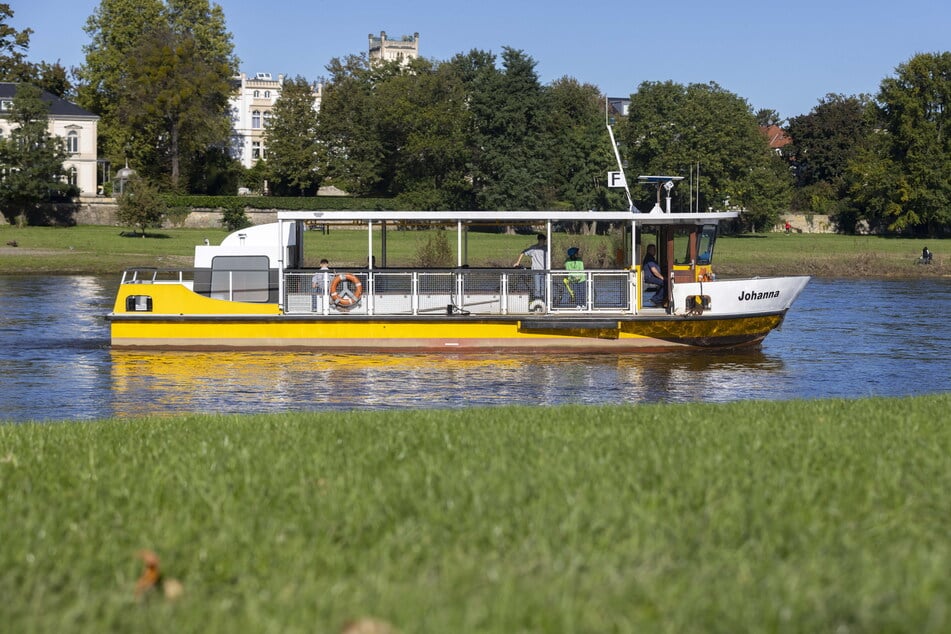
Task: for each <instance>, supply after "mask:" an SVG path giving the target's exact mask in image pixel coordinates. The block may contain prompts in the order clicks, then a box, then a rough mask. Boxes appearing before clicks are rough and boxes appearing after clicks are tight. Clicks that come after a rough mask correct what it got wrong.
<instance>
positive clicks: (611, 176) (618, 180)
mask: <svg viewBox="0 0 951 634" xmlns="http://www.w3.org/2000/svg"><path fill="white" fill-rule="evenodd" d="M624 185H625V183H624V174H623V173H621V172H608V187H622V188H623V187H624Z"/></svg>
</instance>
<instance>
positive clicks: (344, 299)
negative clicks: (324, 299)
mask: <svg viewBox="0 0 951 634" xmlns="http://www.w3.org/2000/svg"><path fill="white" fill-rule="evenodd" d="M344 280H346V281H347V282H349V283H350V286H348V287H344V290H338V289H339V288H340V283H341V282H343V281H344ZM362 296H363V282H361V281H360V278H358V277H357V276H356V275H354V274H353V273H340V274H338V275H336V276H334V279H333V282H331V283H330V299H331V300H332V301H333V303H334V304H335V305H337V306H340V307H341V308H349V307H350V306H356V305H357V304H359V303H360V297H362Z"/></svg>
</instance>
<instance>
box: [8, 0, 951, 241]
mask: <svg viewBox="0 0 951 634" xmlns="http://www.w3.org/2000/svg"><path fill="white" fill-rule="evenodd" d="M12 15H13V13H12V11H11V10H10V8H9V6H8V5H5V4H0V80H3V81H17V82H22V83H33V84H36V85H39V86H40V87H42V88H43V89H45V90H47V91H49V92H53V93H54V94H60V95H62V96H67V97H70V98H72V99H74V100H75V101H76V102H77V103H78V104H79V105H81V106H83V107H84V108H87V109H88V110H91V111H92V112H94V113H96V114H98V115H99V116H100V117H101V119H100V128H99V130H100V143H99V147H100V155H101V156H103V157H104V158H106V159H108V160H109V161H111V162H112V164H113V165H123V164H124V163H125V162H126V161H128V163H129V165H130V166H131V167H133V168H134V169H135V170H136V172H137V173H138V174H139V175H140V176H141V177H142V179H143V182H144V183H150V185H149V186H151V187H152V188H154V189H156V190H158V191H165V192H175V193H189V194H233V193H234V192H235V191H236V190H237V188H238V187H239V186H246V187H250V188H251V189H254V190H257V191H261V190H263V188H264V183H265V181H266V182H267V184H268V188H269V189H270V191H271V192H273V193H275V194H279V195H283V196H312V195H314V194H315V193H316V191H317V190H318V188H320V187H321V186H324V185H333V186H336V187H338V188H340V189H342V190H344V191H346V192H348V193H350V194H353V195H357V196H374V197H381V196H382V197H387V198H389V199H390V200H391V201H392V204H393V206H394V207H396V208H405V209H482V210H492V209H525V210H533V209H545V208H548V209H552V208H555V209H557V208H564V209H581V210H584V209H624V208H626V207H627V200H626V197H625V196H624V194H623V192H622V191H621V190H617V189H610V188H608V187H607V172H608V171H612V170H616V169H617V166H616V162H615V158H614V152H613V148H611V147H610V144H609V141H608V135H607V132H606V129H605V123H606V117H607V115H608V113H607V112H606V108H605V106H606V103H605V96H604V95H602V94H601V92H600V90H599V89H598V88H597V87H596V86H593V85H591V84H586V83H583V82H581V81H578V80H577V79H574V78H571V77H562V78H560V79H558V80H556V81H554V82H551V83H549V84H545V85H543V84H542V83H541V81H540V80H539V77H538V74H537V71H536V62H535V60H534V59H532V58H531V57H530V56H529V55H527V54H526V53H525V52H524V51H521V50H518V49H515V48H508V47H506V48H503V49H502V51H501V53H500V54H499V55H496V54H494V53H491V52H488V51H483V50H472V51H469V52H467V53H459V54H457V55H455V56H453V57H452V58H451V59H449V60H446V61H435V60H428V59H414V60H410V61H409V62H408V63H405V64H400V63H398V62H387V63H383V62H373V63H371V62H370V60H368V58H367V56H366V55H365V54H362V55H351V56H347V57H343V58H334V59H332V60H331V61H330V63H329V64H328V65H327V67H326V70H327V73H328V74H327V76H326V77H325V78H322V85H323V91H322V102H321V106H320V108H319V110H318V109H315V108H314V107H313V83H312V82H311V81H308V80H307V79H306V78H304V77H300V76H298V77H293V78H290V77H289V78H287V79H285V82H284V85H283V87H282V91H281V96H280V98H279V99H278V100H277V102H276V104H275V106H274V108H273V111H272V116H271V117H270V118H269V120H268V122H267V127H266V130H265V139H266V143H265V145H266V148H267V156H266V159H264V160H261V161H259V162H258V163H257V164H256V165H255V166H254V167H253V168H251V169H249V170H245V169H243V168H242V167H241V166H240V164H239V163H238V162H237V161H236V160H235V159H233V158H231V152H230V143H231V139H230V129H231V113H230V111H229V106H228V100H229V97H230V96H231V94H232V90H233V88H234V85H233V78H234V77H235V76H236V75H237V70H238V65H239V60H238V59H237V57H236V56H235V55H234V47H233V43H232V38H231V34H230V33H229V32H228V31H227V28H226V26H225V17H224V13H223V10H222V9H221V7H220V6H219V5H217V4H212V3H209V2H208V0H101V2H100V4H99V5H98V7H97V8H96V10H95V11H94V12H93V14H92V15H91V16H90V17H89V19H88V21H87V23H86V25H85V31H86V33H87V34H88V35H89V38H90V43H89V44H88V45H87V46H86V47H85V60H84V63H83V64H82V65H81V66H80V67H79V68H77V69H73V76H74V80H75V85H73V84H71V83H70V82H68V81H64V79H65V75H63V74H62V73H60V72H59V71H60V70H62V69H61V68H60V69H59V70H54V68H55V67H57V65H54V66H50V65H49V64H45V63H41V64H39V65H31V64H29V63H28V62H26V61H25V57H24V51H25V50H26V48H27V46H28V41H29V30H28V29H27V30H26V31H22V32H17V31H16V30H15V29H12V28H10V27H9V26H8V25H7V22H8V20H9V18H10V17H12ZM949 87H951V53H947V52H944V53H936V54H919V55H916V56H915V57H914V58H912V59H911V60H909V61H908V62H906V63H903V64H901V65H899V66H898V67H897V68H896V73H895V76H893V77H887V78H885V79H883V80H882V82H881V86H880V90H879V93H878V94H877V95H875V96H874V97H872V96H868V95H860V96H844V95H827V96H826V97H825V98H823V99H821V100H819V102H818V105H816V106H815V107H814V108H813V110H812V111H811V112H809V113H808V114H805V115H801V116H798V117H794V118H792V119H791V120H789V122H788V125H787V126H786V129H787V132H788V134H789V136H790V137H791V138H792V143H791V144H790V145H788V146H786V147H785V148H783V149H782V151H781V152H779V153H777V152H776V151H773V150H771V149H770V147H769V144H768V141H767V138H766V137H765V135H764V134H763V132H762V127H763V126H764V125H766V124H769V123H782V122H783V121H782V119H781V118H780V117H779V114H778V113H776V112H775V111H771V110H762V111H759V112H755V113H754V112H753V111H752V109H751V108H750V106H749V104H748V102H747V101H746V100H745V99H743V98H742V97H741V96H739V95H736V94H734V93H731V92H730V91H728V90H725V89H723V88H722V87H720V86H719V85H717V84H716V83H714V82H710V83H707V84H689V85H683V84H678V83H675V82H644V83H642V84H641V85H639V86H638V87H637V89H636V91H635V92H633V93H632V94H631V95H630V108H629V111H628V113H627V115H626V116H616V119H617V120H616V121H615V122H614V125H615V127H614V130H615V138H616V140H617V142H618V150H619V153H620V155H621V157H622V159H623V161H624V163H625V170H626V172H627V174H628V180H629V181H631V193H632V194H633V196H634V203H635V205H636V206H637V207H638V208H639V209H642V210H645V211H646V210H648V209H650V208H651V206H653V204H654V198H655V195H656V193H655V191H654V189H653V188H648V187H643V186H638V185H637V184H636V182H635V181H636V176H637V175H638V174H664V175H670V176H681V177H683V178H684V181H683V182H682V184H681V185H680V186H679V187H677V188H675V189H674V190H673V195H674V198H675V200H674V205H675V207H676V208H678V209H696V210H701V211H705V210H719V209H726V208H729V209H741V210H744V213H743V214H741V222H742V228H743V229H751V230H759V229H768V228H770V227H771V226H773V225H774V224H775V223H777V222H778V221H779V218H780V217H781V215H782V213H784V212H786V211H789V210H799V211H802V212H805V213H823V214H829V215H830V216H831V217H832V218H833V220H834V221H835V223H836V226H837V227H838V228H839V229H840V230H842V231H854V230H856V229H858V228H860V227H863V226H865V227H868V228H869V229H871V230H874V231H890V232H904V233H922V234H931V235H935V234H941V233H943V232H946V231H948V229H949V227H951V205H949V204H948V203H949V197H951V183H949V174H951V145H949V144H951V140H949V136H951V135H949V134H948V125H947V123H948V116H949V114H948V112H949V109H948V107H947V106H948V99H949ZM12 141H13V140H12V139H5V140H3V141H2V143H3V144H4V146H3V147H6V144H10V143H11V142H12ZM21 145H22V143H21ZM48 145H50V147H52V146H53V145H55V144H54V142H53V141H51V140H50V141H49V142H48ZM11 152H13V150H12V149H11V150H10V151H2V152H0V156H2V157H3V158H2V160H3V161H4V162H5V165H13V163H8V162H7V161H8V158H9V156H10V154H11ZM13 153H15V152H13ZM20 164H22V161H21V163H20ZM7 173H8V174H9V173H10V172H9V170H8V171H7ZM143 186H145V185H143ZM0 189H2V187H0ZM0 199H2V196H0ZM7 206H9V205H7Z"/></svg>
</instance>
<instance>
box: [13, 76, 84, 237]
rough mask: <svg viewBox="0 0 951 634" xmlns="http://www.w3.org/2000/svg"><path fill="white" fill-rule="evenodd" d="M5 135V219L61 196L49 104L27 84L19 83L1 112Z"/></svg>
mask: <svg viewBox="0 0 951 634" xmlns="http://www.w3.org/2000/svg"><path fill="white" fill-rule="evenodd" d="M5 116H6V117H7V118H8V121H9V123H10V135H9V138H4V139H2V140H0V175H2V176H0V211H2V212H3V214H4V216H5V217H6V218H7V220H8V221H9V222H13V221H14V220H15V219H16V218H17V217H18V216H21V215H22V216H23V217H27V216H28V215H29V214H30V213H31V212H34V211H35V210H36V209H37V206H38V205H39V203H41V202H43V201H48V200H52V199H56V198H59V197H62V196H64V195H65V194H66V193H67V192H69V190H70V186H69V185H68V184H67V183H66V179H65V176H66V174H65V171H64V169H63V161H64V160H65V159H66V156H67V153H66V148H65V147H64V146H63V141H62V140H61V139H59V138H57V137H54V136H52V135H51V134H50V133H49V104H48V103H47V102H45V101H43V99H42V92H41V91H40V89H39V88H37V87H36V86H33V85H31V84H19V85H18V86H17V91H16V95H15V96H14V98H13V108H12V110H10V111H9V113H8V114H6V115H5Z"/></svg>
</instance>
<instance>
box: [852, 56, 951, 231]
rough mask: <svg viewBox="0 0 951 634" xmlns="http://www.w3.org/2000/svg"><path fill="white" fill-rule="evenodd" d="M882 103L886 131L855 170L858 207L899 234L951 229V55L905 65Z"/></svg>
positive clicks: (889, 81)
mask: <svg viewBox="0 0 951 634" xmlns="http://www.w3.org/2000/svg"><path fill="white" fill-rule="evenodd" d="M876 101H877V102H878V105H879V113H880V117H881V122H882V127H883V129H882V131H881V132H880V133H879V134H876V139H875V143H874V144H873V146H872V149H871V150H870V151H868V152H865V153H864V154H863V155H862V156H860V157H859V158H858V159H857V160H855V161H854V162H853V164H852V166H851V167H850V177H851V193H852V196H853V198H854V201H855V203H856V204H857V205H858V206H859V207H860V208H861V209H863V210H864V215H865V217H866V218H867V219H870V221H871V222H872V223H873V224H874V223H875V221H876V220H877V219H878V218H877V216H878V214H883V215H882V216H881V220H882V222H884V223H885V224H886V226H887V228H888V229H889V230H892V231H917V232H921V233H930V234H935V233H937V232H938V230H939V228H942V227H943V228H947V227H948V226H951V52H943V53H924V54H919V55H916V56H914V57H913V58H911V59H910V60H909V61H908V62H906V63H904V64H901V65H899V66H898V68H897V69H896V74H895V76H894V77H887V78H885V79H884V80H882V83H881V86H880V89H879V92H878V95H877V97H876ZM873 181H877V182H873Z"/></svg>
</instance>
